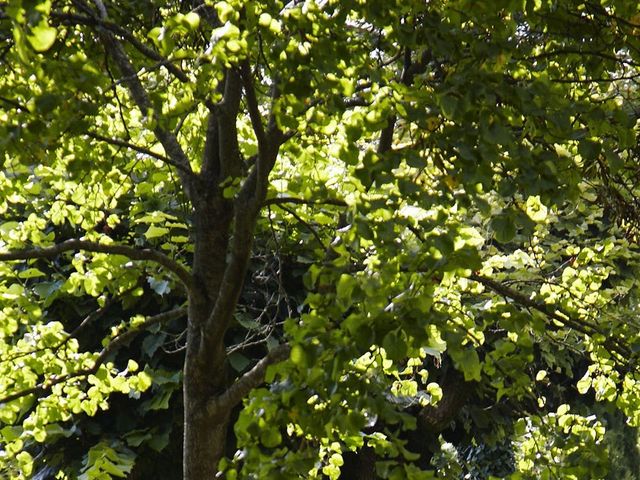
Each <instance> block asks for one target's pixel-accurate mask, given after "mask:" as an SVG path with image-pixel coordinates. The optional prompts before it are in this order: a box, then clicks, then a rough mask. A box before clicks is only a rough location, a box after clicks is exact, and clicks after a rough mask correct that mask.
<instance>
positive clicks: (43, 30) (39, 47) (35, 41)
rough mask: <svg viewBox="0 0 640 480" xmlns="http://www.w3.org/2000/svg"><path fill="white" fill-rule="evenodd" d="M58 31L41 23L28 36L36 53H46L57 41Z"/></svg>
mask: <svg viewBox="0 0 640 480" xmlns="http://www.w3.org/2000/svg"><path fill="white" fill-rule="evenodd" d="M56 34H57V30H56V29H55V28H54V27H51V26H49V25H47V24H46V22H41V23H39V24H38V25H37V26H35V27H33V28H32V29H31V34H30V35H28V36H27V39H28V40H29V43H30V44H31V46H32V47H33V49H34V50H35V51H36V52H46V51H47V50H49V49H50V48H51V47H52V46H53V43H54V42H55V41H56Z"/></svg>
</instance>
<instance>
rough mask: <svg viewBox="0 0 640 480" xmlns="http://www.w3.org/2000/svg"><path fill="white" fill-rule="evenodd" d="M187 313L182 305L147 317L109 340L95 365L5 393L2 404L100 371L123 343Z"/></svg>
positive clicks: (46, 390)
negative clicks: (150, 328)
mask: <svg viewBox="0 0 640 480" xmlns="http://www.w3.org/2000/svg"><path fill="white" fill-rule="evenodd" d="M186 313H187V309H186V308H184V307H180V308H176V309H173V310H169V311H168V312H164V313H160V314H158V315H154V316H152V317H149V318H147V320H145V321H144V322H142V323H141V324H139V325H137V326H136V327H134V328H132V329H131V330H127V331H126V332H124V333H121V334H120V335H118V336H116V337H114V338H113V339H112V340H111V342H109V344H107V346H106V347H104V348H103V349H102V351H101V352H100V353H99V354H98V356H97V357H96V359H95V360H94V362H93V365H92V366H91V367H90V368H83V369H81V370H77V371H75V372H70V373H68V374H66V375H60V376H56V375H54V376H51V377H50V378H48V379H47V380H45V381H43V382H41V383H39V384H38V385H36V386H34V387H31V388H25V389H24V390H20V391H17V392H14V393H10V394H8V395H5V396H4V397H1V398H0V404H3V403H8V402H11V401H13V400H17V399H18V398H22V397H26V396H27V395H42V394H44V393H46V392H48V391H49V390H51V388H52V387H53V386H54V385H58V384H60V383H64V382H68V381H69V380H73V379H74V378H79V377H86V376H89V375H92V374H95V373H96V372H97V371H98V368H100V365H102V364H103V363H104V362H105V361H106V360H107V358H108V357H109V355H110V354H111V353H113V352H114V351H116V350H117V349H118V348H120V347H121V346H122V345H123V344H125V343H127V342H129V341H130V340H131V339H133V338H134V337H135V336H137V335H139V334H140V333H142V332H144V331H145V330H146V329H148V328H149V327H152V326H153V325H157V324H159V323H165V322H169V321H171V320H175V319H177V318H180V317H182V316H184V315H186Z"/></svg>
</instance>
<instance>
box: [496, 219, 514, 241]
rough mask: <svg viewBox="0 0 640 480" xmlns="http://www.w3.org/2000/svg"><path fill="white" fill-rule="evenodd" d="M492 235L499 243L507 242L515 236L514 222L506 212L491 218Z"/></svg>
mask: <svg viewBox="0 0 640 480" xmlns="http://www.w3.org/2000/svg"><path fill="white" fill-rule="evenodd" d="M491 227H492V228H493V235H494V237H495V239H496V240H497V241H498V242H500V243H508V242H510V241H511V240H513V237H515V236H516V222H515V221H514V219H513V217H512V216H511V215H508V214H500V215H496V216H495V217H493V219H492V220H491Z"/></svg>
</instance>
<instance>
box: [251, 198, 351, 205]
mask: <svg viewBox="0 0 640 480" xmlns="http://www.w3.org/2000/svg"><path fill="white" fill-rule="evenodd" d="M284 204H294V205H335V206H336V207H346V206H347V202H345V201H344V200H341V199H339V198H326V199H322V200H309V199H306V198H298V197H273V198H267V199H266V200H265V201H264V202H263V203H262V206H263V207H268V206H269V205H284Z"/></svg>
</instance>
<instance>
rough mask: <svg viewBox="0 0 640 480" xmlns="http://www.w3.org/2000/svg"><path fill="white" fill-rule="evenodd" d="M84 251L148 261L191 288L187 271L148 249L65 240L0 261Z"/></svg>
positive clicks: (9, 254)
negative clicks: (159, 266) (170, 273)
mask: <svg viewBox="0 0 640 480" xmlns="http://www.w3.org/2000/svg"><path fill="white" fill-rule="evenodd" d="M74 250H84V251H87V252H95V253H110V254H115V255H122V256H125V257H127V258H129V259H131V260H148V261H151V262H155V263H158V264H160V265H162V266H163V267H164V268H166V269H167V270H169V271H170V272H172V273H173V274H175V275H176V277H178V278H179V279H180V281H181V282H182V283H183V284H184V286H185V287H186V288H187V290H189V291H190V290H191V289H192V288H193V277H192V276H191V273H190V272H189V270H187V269H186V268H185V267H184V266H182V265H181V264H180V263H179V262H177V261H175V260H173V259H172V258H169V257H168V256H166V255H165V254H164V253H161V252H158V251H157V250H153V249H150V248H144V249H137V248H134V247H130V246H128V245H115V244H111V243H98V242H93V241H90V240H78V239H71V240H66V241H64V242H62V243H59V244H57V245H53V246H51V247H42V248H41V247H36V248H27V249H24V250H15V251H13V252H4V253H0V261H11V260H31V259H35V258H49V259H50V258H54V257H57V256H58V255H60V254H61V253H64V252H68V251H74Z"/></svg>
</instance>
